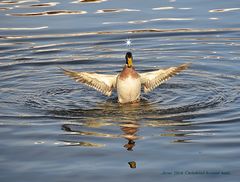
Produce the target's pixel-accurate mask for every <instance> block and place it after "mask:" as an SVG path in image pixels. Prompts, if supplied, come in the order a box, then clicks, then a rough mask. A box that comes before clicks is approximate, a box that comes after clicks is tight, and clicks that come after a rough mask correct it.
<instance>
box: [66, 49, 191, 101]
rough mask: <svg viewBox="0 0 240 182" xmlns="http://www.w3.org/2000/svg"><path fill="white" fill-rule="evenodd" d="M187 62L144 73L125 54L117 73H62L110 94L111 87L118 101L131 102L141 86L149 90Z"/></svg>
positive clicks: (129, 55) (181, 69)
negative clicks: (124, 61)
mask: <svg viewBox="0 0 240 182" xmlns="http://www.w3.org/2000/svg"><path fill="white" fill-rule="evenodd" d="M188 66H189V64H182V65H180V66H178V67H170V68H167V69H160V70H157V71H151V72H146V73H140V74H139V73H137V72H136V71H135V68H134V67H133V64H132V54H131V53H130V52H128V53H127V54H126V65H125V66H124V67H123V70H122V71H121V73H119V74H118V75H104V74H97V73H87V72H75V71H70V70H64V73H65V74H66V75H68V76H70V77H72V78H74V79H75V80H76V81H77V82H81V83H84V84H86V85H88V86H90V87H93V88H94V89H96V90H98V91H100V92H102V93H103V94H104V95H107V96H110V95H111V93H112V90H113V89H116V90H117V95H118V102H119V103H133V102H138V101H140V95H141V86H142V85H143V87H144V92H145V93H147V92H150V91H152V90H153V89H154V88H156V87H157V86H159V85H160V84H161V83H163V82H164V81H166V80H167V79H169V78H170V77H172V76H174V75H176V74H177V73H179V72H181V71H183V70H185V69H187V68H188Z"/></svg>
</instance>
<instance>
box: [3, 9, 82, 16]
mask: <svg viewBox="0 0 240 182" xmlns="http://www.w3.org/2000/svg"><path fill="white" fill-rule="evenodd" d="M86 13H87V12H86V11H73V10H54V11H43V12H34V13H11V14H6V15H8V16H56V15H82V14H86Z"/></svg>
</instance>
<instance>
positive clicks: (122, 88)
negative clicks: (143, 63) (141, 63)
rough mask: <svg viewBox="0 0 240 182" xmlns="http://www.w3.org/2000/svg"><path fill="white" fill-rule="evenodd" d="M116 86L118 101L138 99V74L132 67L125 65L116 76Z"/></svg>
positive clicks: (139, 91) (139, 81) (139, 85)
mask: <svg viewBox="0 0 240 182" xmlns="http://www.w3.org/2000/svg"><path fill="white" fill-rule="evenodd" d="M116 88H117V94H118V102H120V103H128V102H136V101H138V100H139V99H140V95H141V79H140V75H139V74H138V73H137V72H136V71H135V69H134V68H128V66H127V65H125V66H124V68H123V70H122V72H121V73H120V74H119V75H118V76H117V82H116Z"/></svg>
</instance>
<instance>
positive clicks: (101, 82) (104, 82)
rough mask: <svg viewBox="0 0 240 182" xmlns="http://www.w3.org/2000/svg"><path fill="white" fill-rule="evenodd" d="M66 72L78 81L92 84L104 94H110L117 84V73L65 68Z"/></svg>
mask: <svg viewBox="0 0 240 182" xmlns="http://www.w3.org/2000/svg"><path fill="white" fill-rule="evenodd" d="M63 71H64V74H65V75H68V76H70V77H71V78H73V79H74V80H76V81H77V82H80V83H83V84H85V85H87V86H90V87H92V88H94V89H96V90H97V91H99V92H101V93H103V94H104V95H107V96H110V95H111V94H112V90H113V88H115V86H116V78H117V75H104V74H97V73H87V72H76V71H71V70H66V69H63Z"/></svg>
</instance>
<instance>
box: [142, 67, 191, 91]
mask: <svg viewBox="0 0 240 182" xmlns="http://www.w3.org/2000/svg"><path fill="white" fill-rule="evenodd" d="M189 65H190V63H186V64H181V65H180V66H178V67H170V68H167V69H160V70H157V71H150V72H146V73H141V74H140V76H141V83H142V85H143V87H144V92H145V93H147V92H150V91H152V90H153V89H155V88H156V87H157V86H159V85H160V84H161V83H163V82H165V81H166V80H168V79H169V78H171V77H172V76H174V75H176V74H178V73H180V72H181V71H183V70H185V69H187V68H188V67H189Z"/></svg>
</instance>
